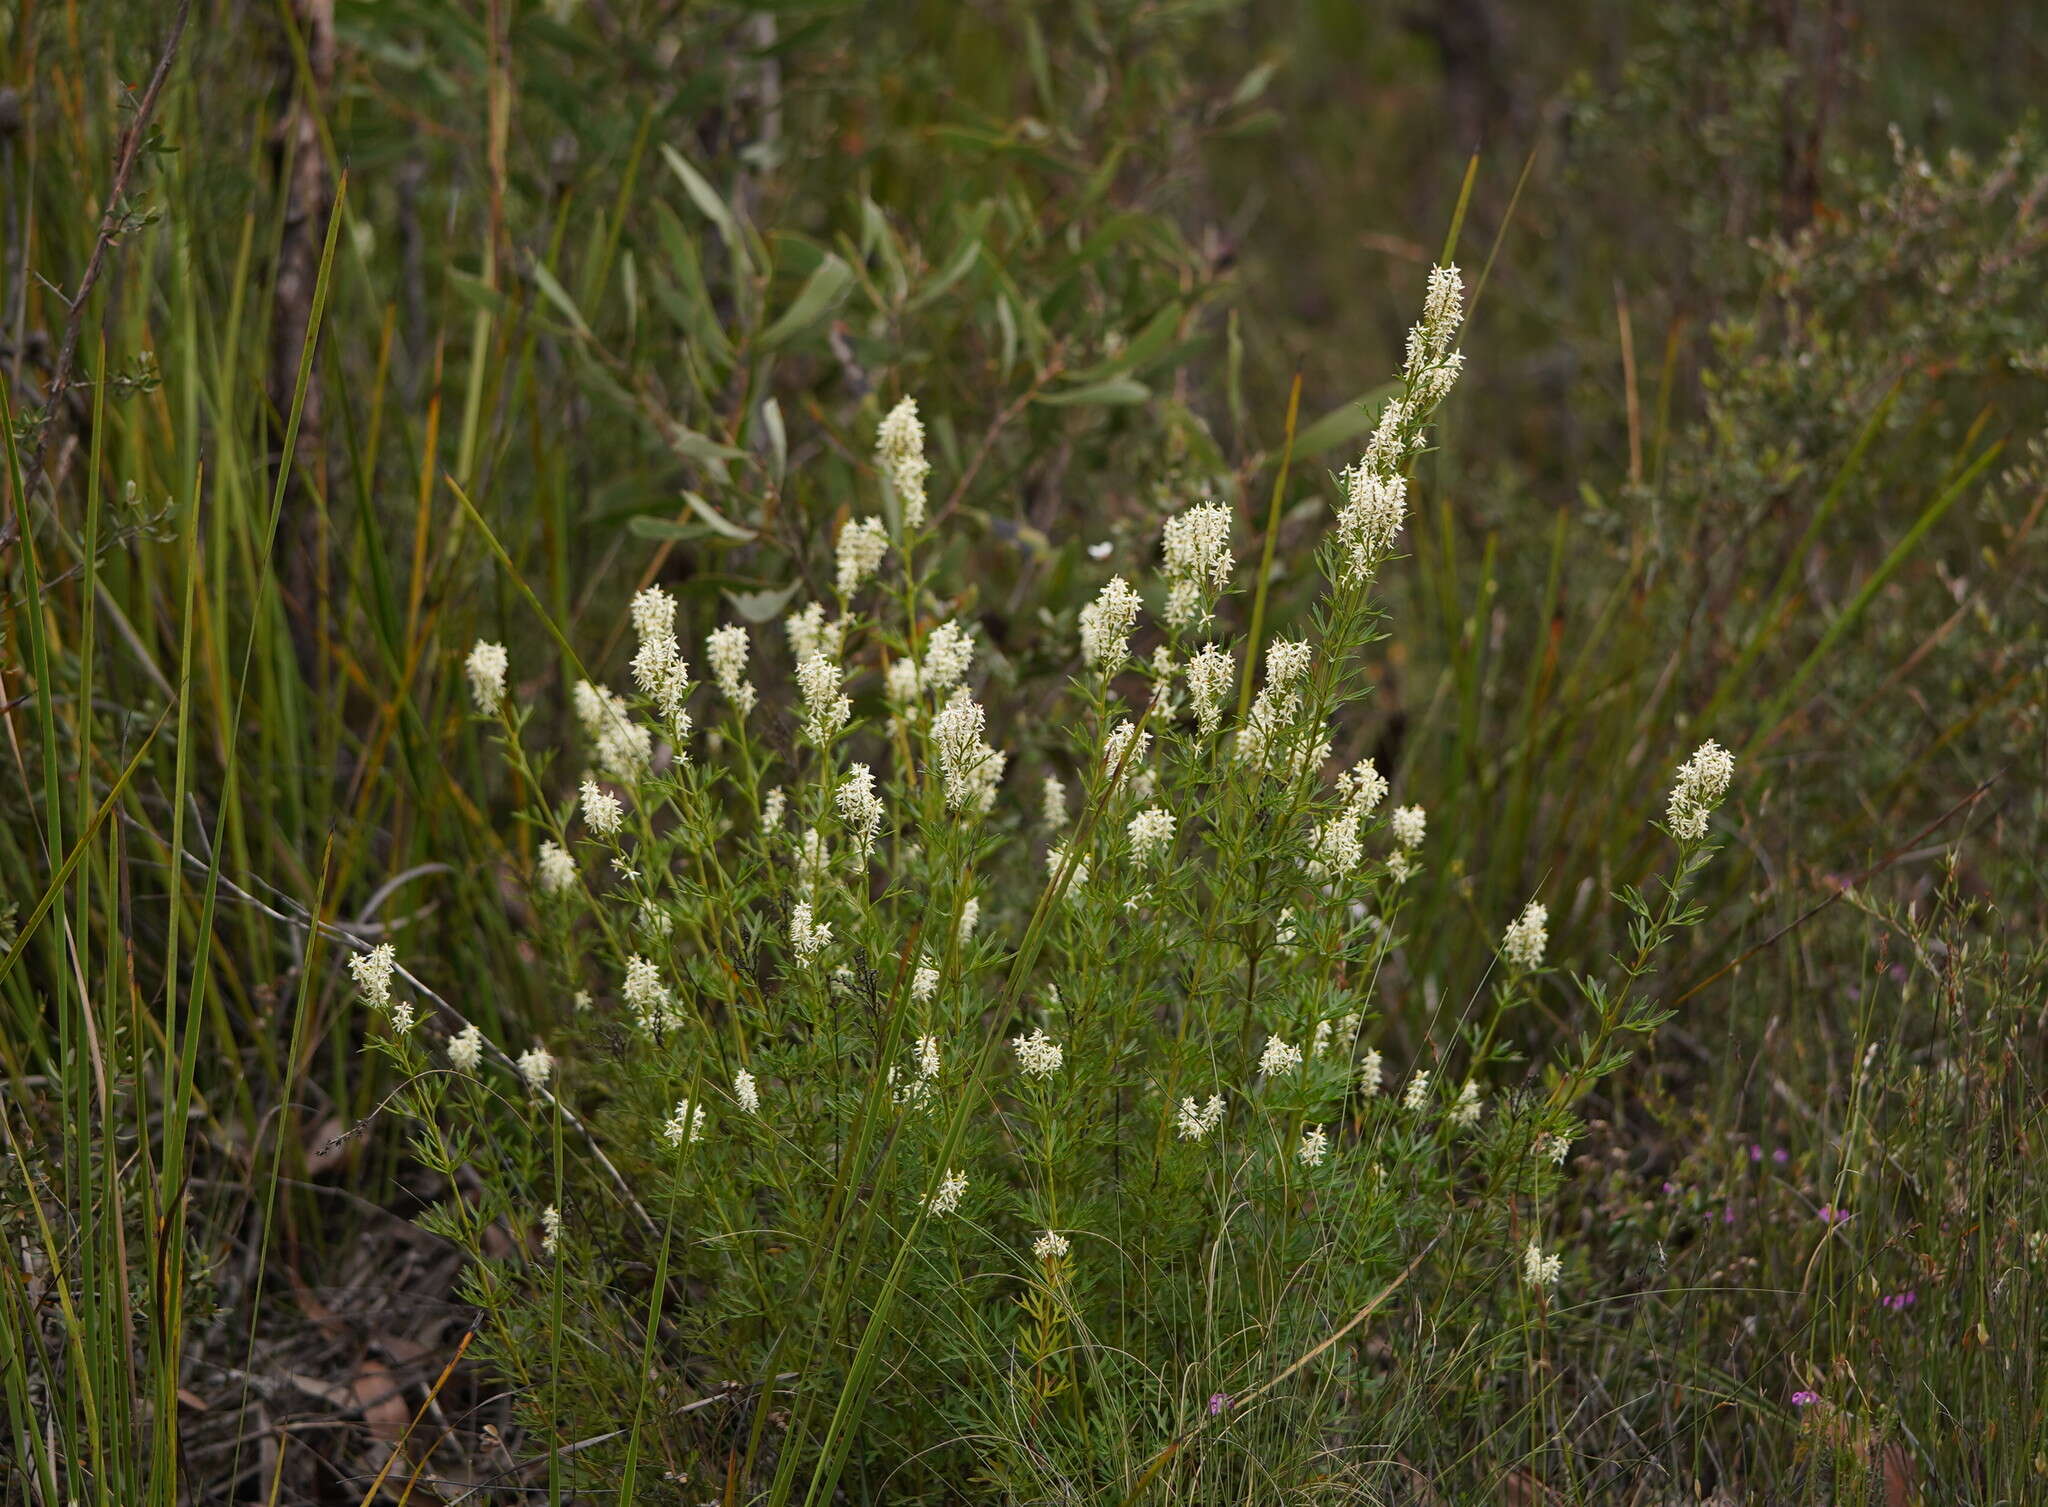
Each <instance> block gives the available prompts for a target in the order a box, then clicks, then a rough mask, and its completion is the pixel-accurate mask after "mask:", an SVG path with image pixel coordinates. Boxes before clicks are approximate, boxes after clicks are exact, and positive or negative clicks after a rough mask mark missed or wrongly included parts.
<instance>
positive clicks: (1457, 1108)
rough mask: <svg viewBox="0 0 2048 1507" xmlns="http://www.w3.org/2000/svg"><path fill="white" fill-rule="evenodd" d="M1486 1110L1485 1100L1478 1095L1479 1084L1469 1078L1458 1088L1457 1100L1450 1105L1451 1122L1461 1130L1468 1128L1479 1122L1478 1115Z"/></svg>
mask: <svg viewBox="0 0 2048 1507" xmlns="http://www.w3.org/2000/svg"><path fill="white" fill-rule="evenodd" d="M1485 1112H1486V1101H1485V1100H1484V1099H1482V1098H1481V1097H1480V1095H1479V1085H1478V1084H1476V1083H1474V1082H1473V1081H1472V1080H1471V1079H1470V1078H1467V1079H1466V1080H1465V1086H1464V1087H1463V1088H1461V1089H1459V1090H1458V1102H1457V1103H1455V1104H1453V1105H1452V1106H1451V1123H1452V1124H1453V1125H1456V1126H1457V1127H1458V1128H1459V1129H1461V1130H1469V1129H1471V1128H1472V1127H1473V1126H1474V1125H1477V1124H1478V1123H1479V1117H1480V1116H1481V1115H1482V1114H1484V1113H1485Z"/></svg>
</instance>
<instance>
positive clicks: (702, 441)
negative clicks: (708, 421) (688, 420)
mask: <svg viewBox="0 0 2048 1507" xmlns="http://www.w3.org/2000/svg"><path fill="white" fill-rule="evenodd" d="M662 437H663V438H664V439H666V440H667V441H668V447H669V449H671V450H673V451H675V453H676V454H678V455H680V456H683V457H684V458H686V459H688V460H695V461H718V462H724V461H729V460H739V459H740V458H741V457H742V456H744V455H745V454H746V453H747V452H746V451H744V450H735V449H733V447H732V446H730V445H721V444H719V443H718V441H717V440H715V439H713V438H711V436H710V435H708V434H699V433H698V432H697V431H696V430H694V429H687V428H685V427H684V426H683V425H681V424H670V425H669V426H668V429H667V431H666V432H665V433H664V434H663V436H662Z"/></svg>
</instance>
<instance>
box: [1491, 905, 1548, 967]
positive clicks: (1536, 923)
mask: <svg viewBox="0 0 2048 1507" xmlns="http://www.w3.org/2000/svg"><path fill="white" fill-rule="evenodd" d="M1549 922H1550V909H1549V907H1548V906H1546V905H1544V904H1543V902H1542V901H1540V900H1531V901H1530V902H1529V903H1528V904H1527V905H1526V906H1524V907H1523V908H1522V913H1521V915H1519V916H1517V917H1515V919H1514V920H1512V921H1510V922H1509V923H1508V929H1507V933H1506V935H1504V936H1503V937H1502V938H1501V943H1500V950H1501V955H1502V956H1503V957H1505V958H1506V959H1507V960H1508V962H1509V963H1511V964H1512V965H1513V966H1515V967H1517V968H1541V967H1542V966H1543V949H1544V948H1545V947H1547V946H1549V945H1550V931H1549Z"/></svg>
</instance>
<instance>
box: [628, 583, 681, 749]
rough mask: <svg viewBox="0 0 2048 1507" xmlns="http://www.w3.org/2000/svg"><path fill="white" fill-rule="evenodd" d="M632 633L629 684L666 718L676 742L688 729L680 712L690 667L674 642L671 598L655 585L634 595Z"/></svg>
mask: <svg viewBox="0 0 2048 1507" xmlns="http://www.w3.org/2000/svg"><path fill="white" fill-rule="evenodd" d="M633 630H634V632H635V633H636V634H637V635H638V636H639V639H640V648H639V652H638V653H636V654H635V655H634V656H633V683H634V684H635V685H636V686H638V687H639V688H640V691H641V694H643V695H645V696H646V697H648V698H649V699H650V700H652V701H653V702H654V704H655V707H656V709H657V710H658V711H659V712H660V713H661V715H662V716H663V717H665V718H666V719H668V721H669V723H670V725H671V726H672V728H673V729H674V730H675V732H676V737H677V740H678V741H680V740H681V739H682V737H683V735H684V734H686V733H687V732H688V731H689V726H690V719H689V717H688V716H686V715H685V714H684V712H683V702H684V700H685V698H687V697H688V696H689V694H690V666H689V664H688V663H687V662H686V661H685V660H684V659H683V647H682V645H681V644H679V643H677V642H676V603H675V598H674V597H672V596H670V595H669V594H668V593H667V592H665V591H663V590H662V589H661V588H660V587H659V586H650V587H648V588H647V589H646V590H645V591H643V592H641V593H639V595H637V596H635V597H634V598H633Z"/></svg>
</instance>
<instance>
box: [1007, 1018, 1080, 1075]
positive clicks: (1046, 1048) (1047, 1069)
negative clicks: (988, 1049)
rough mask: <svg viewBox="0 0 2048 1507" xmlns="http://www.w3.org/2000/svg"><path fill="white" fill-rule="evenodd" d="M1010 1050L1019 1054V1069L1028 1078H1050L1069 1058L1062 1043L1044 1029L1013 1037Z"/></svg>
mask: <svg viewBox="0 0 2048 1507" xmlns="http://www.w3.org/2000/svg"><path fill="white" fill-rule="evenodd" d="M1010 1050H1011V1051H1013V1052H1015V1053H1016V1054H1017V1071H1018V1072H1020V1073H1022V1074H1023V1075H1024V1076H1025V1077H1027V1078H1050V1077H1051V1076H1052V1075H1053V1074H1054V1073H1056V1072H1058V1071H1059V1070H1060V1064H1061V1063H1063V1062H1065V1061H1066V1059H1067V1054H1066V1052H1065V1051H1064V1050H1063V1049H1062V1048H1061V1046H1060V1044H1059V1043H1058V1042H1056V1041H1054V1040H1053V1039H1052V1038H1051V1037H1050V1036H1047V1035H1046V1034H1045V1032H1044V1031H1043V1030H1042V1029H1041V1030H1036V1031H1033V1032H1032V1033H1031V1034H1030V1035H1029V1036H1017V1037H1013V1038H1012V1039H1011V1041H1010Z"/></svg>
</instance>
